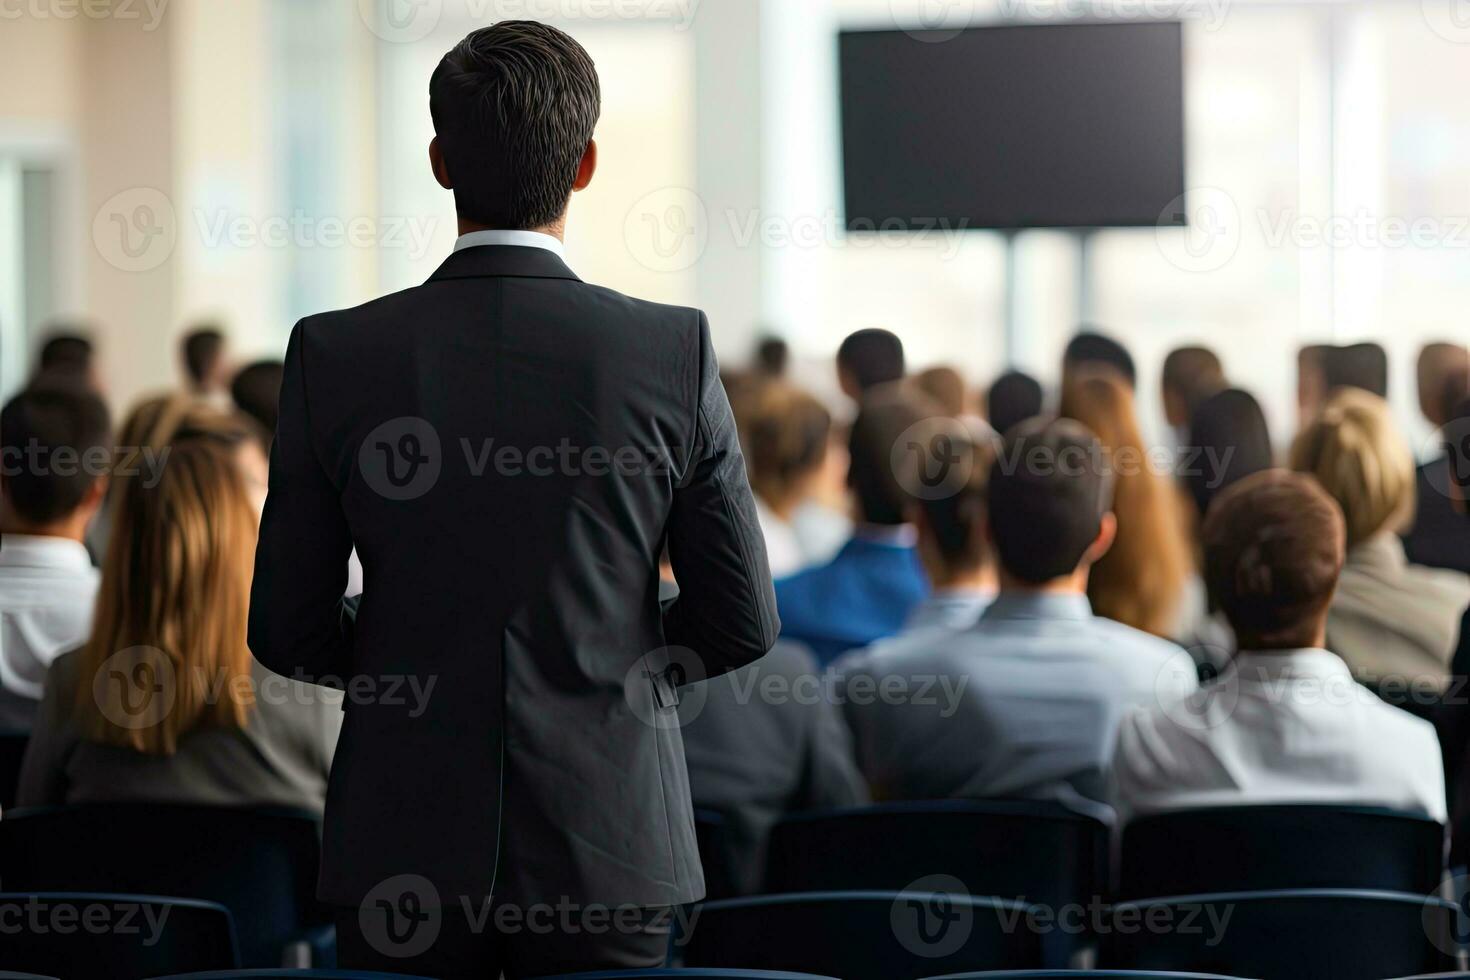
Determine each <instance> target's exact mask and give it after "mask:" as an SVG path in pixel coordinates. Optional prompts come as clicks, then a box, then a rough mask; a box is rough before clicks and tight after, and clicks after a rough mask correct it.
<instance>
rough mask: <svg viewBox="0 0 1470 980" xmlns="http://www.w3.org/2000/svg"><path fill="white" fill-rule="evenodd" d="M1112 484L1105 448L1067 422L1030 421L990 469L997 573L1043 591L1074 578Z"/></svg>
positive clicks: (1084, 429) (1098, 528) (1010, 437)
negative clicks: (1000, 571) (1060, 580)
mask: <svg viewBox="0 0 1470 980" xmlns="http://www.w3.org/2000/svg"><path fill="white" fill-rule="evenodd" d="M1111 493H1112V480H1111V477H1110V475H1109V470H1108V466H1107V463H1106V460H1105V459H1104V456H1103V450H1102V445H1101V444H1100V443H1099V442H1098V440H1097V437H1096V436H1094V435H1093V434H1092V433H1091V432H1090V431H1089V430H1088V429H1087V427H1086V426H1084V425H1082V424H1081V423H1079V422H1074V421H1072V420H1070V419H1053V420H1046V419H1039V418H1037V419H1030V420H1029V421H1026V422H1022V423H1021V424H1020V425H1018V426H1016V427H1015V428H1014V429H1012V430H1011V431H1010V432H1009V433H1007V435H1006V438H1005V440H1004V442H1003V443H1002V445H1001V448H1000V452H999V455H998V456H997V457H996V460H995V462H994V463H993V464H992V465H991V467H990V480H989V487H988V496H989V512H990V513H989V519H990V536H991V540H992V541H993V542H994V543H995V551H996V557H997V558H998V559H999V561H1000V567H1001V568H1002V569H1004V570H1005V571H1006V572H1008V573H1009V574H1010V575H1011V576H1013V577H1014V578H1016V579H1018V580H1020V581H1021V582H1025V583H1028V584H1031V585H1041V584H1043V583H1046V582H1051V581H1053V580H1055V579H1058V578H1061V577H1063V576H1065V575H1070V574H1071V573H1073V572H1075V571H1076V570H1077V568H1078V566H1080V565H1081V564H1082V562H1083V559H1084V558H1085V557H1086V556H1087V553H1088V549H1090V548H1091V547H1092V545H1093V544H1094V543H1095V542H1096V541H1097V540H1098V536H1099V535H1100V534H1101V533H1102V530H1103V519H1104V517H1105V515H1107V513H1108V508H1109V506H1110V504H1111Z"/></svg>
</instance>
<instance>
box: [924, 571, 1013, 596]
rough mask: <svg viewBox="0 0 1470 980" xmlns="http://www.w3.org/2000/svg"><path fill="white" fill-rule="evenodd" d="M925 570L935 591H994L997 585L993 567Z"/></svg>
mask: <svg viewBox="0 0 1470 980" xmlns="http://www.w3.org/2000/svg"><path fill="white" fill-rule="evenodd" d="M927 571H928V573H929V581H930V583H931V584H932V585H933V586H934V590H935V591H936V592H940V591H943V592H995V591H996V589H997V588H998V586H999V580H998V579H997V578H996V574H995V569H993V568H984V567H982V568H974V569H962V570H955V569H949V568H943V569H941V568H929V569H927Z"/></svg>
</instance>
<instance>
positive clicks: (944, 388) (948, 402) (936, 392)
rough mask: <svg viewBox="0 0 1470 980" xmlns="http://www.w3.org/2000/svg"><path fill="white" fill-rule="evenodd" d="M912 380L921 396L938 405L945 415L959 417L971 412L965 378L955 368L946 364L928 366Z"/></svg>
mask: <svg viewBox="0 0 1470 980" xmlns="http://www.w3.org/2000/svg"><path fill="white" fill-rule="evenodd" d="M911 380H912V383H913V386H914V390H915V391H917V392H918V393H919V396H920V397H921V398H927V399H929V401H932V402H933V403H934V404H935V405H938V406H939V408H940V409H941V410H942V411H943V412H944V414H945V415H948V416H950V417H951V418H956V419H957V418H960V417H962V416H964V415H966V414H968V413H969V411H970V407H969V395H968V392H967V389H966V387H965V379H964V377H963V376H962V375H961V374H960V372H958V371H956V370H955V369H954V368H952V367H948V366H945V365H940V366H939V367H932V368H926V369H925V370H923V371H920V372H919V373H918V374H915V375H914V376H913V378H912V379H911Z"/></svg>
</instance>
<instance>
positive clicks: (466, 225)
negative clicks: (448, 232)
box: [459, 216, 567, 242]
mask: <svg viewBox="0 0 1470 980" xmlns="http://www.w3.org/2000/svg"><path fill="white" fill-rule="evenodd" d="M510 230H512V229H509V228H496V227H494V226H493V225H486V224H481V223H480V222H478V221H471V220H470V219H469V218H460V219H459V233H460V234H461V235H468V234H471V233H473V232H477V231H510ZM517 230H520V231H534V232H536V233H537V234H541V235H550V236H551V237H552V238H555V239H556V240H557V241H559V242H560V241H563V238H562V236H563V235H565V234H566V230H567V219H566V217H565V216H562V217H560V218H557V219H556V220H555V221H553V222H552V223H551V224H548V225H542V226H541V227H539V228H521V229H517Z"/></svg>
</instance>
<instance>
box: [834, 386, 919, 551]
mask: <svg viewBox="0 0 1470 980" xmlns="http://www.w3.org/2000/svg"><path fill="white" fill-rule="evenodd" d="M941 415H943V412H942V411H941V410H940V409H939V408H938V407H937V406H932V405H928V404H926V403H925V402H923V401H921V400H920V399H918V398H917V397H916V396H914V395H913V394H911V393H909V392H906V391H904V390H903V388H902V386H900V385H897V384H892V385H886V386H883V387H880V388H875V389H873V390H872V391H870V392H868V394H867V395H866V396H864V398H863V401H862V404H861V406H860V407H859V408H858V414H857V418H855V419H854V420H853V423H852V430H851V432H850V433H849V435H848V456H849V460H848V470H847V485H848V486H849V487H851V488H852V492H853V496H854V497H855V498H856V499H857V505H858V514H859V516H860V518H861V520H862V521H863V523H865V524H881V525H895V524H902V523H904V521H905V512H906V511H907V509H908V505H909V502H910V501H911V500H912V497H911V496H910V495H909V492H908V491H907V490H906V489H904V484H903V481H902V479H901V476H900V474H899V472H898V471H897V467H896V466H895V448H894V447H895V446H898V450H897V459H898V462H899V464H900V465H902V464H903V454H904V453H905V452H906V451H907V449H906V447H903V446H899V445H898V444H899V439H900V437H901V436H903V434H904V433H905V432H906V431H907V430H908V429H909V428H910V427H912V426H914V425H917V424H918V423H919V422H921V421H923V420H924V419H925V418H931V417H935V416H941Z"/></svg>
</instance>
